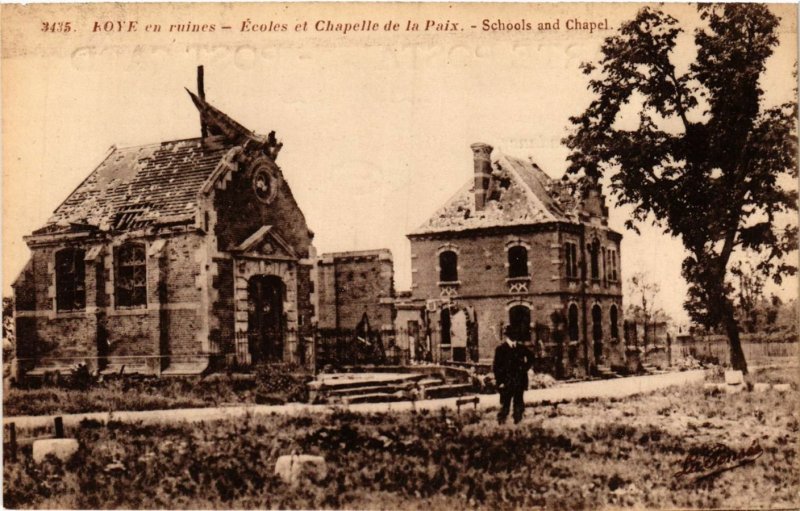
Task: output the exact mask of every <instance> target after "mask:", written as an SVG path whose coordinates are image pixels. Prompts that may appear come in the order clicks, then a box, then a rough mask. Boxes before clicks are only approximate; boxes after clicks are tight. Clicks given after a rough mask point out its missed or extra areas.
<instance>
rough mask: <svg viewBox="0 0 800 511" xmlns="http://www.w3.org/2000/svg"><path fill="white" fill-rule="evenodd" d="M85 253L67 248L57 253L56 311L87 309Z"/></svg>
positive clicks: (77, 249)
mask: <svg viewBox="0 0 800 511" xmlns="http://www.w3.org/2000/svg"><path fill="white" fill-rule="evenodd" d="M84 255H85V254H84V251H83V250H81V249H79V248H65V249H62V250H59V251H58V252H56V310H60V311H63V310H80V309H83V308H85V307H86V268H85V263H84V261H83V258H84Z"/></svg>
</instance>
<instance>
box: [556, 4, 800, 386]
mask: <svg viewBox="0 0 800 511" xmlns="http://www.w3.org/2000/svg"><path fill="white" fill-rule="evenodd" d="M698 11H699V15H700V19H701V21H702V22H703V23H704V26H702V27H701V28H699V29H697V31H696V32H695V34H694V44H695V47H696V50H697V51H696V56H695V59H694V62H692V63H691V65H690V66H689V68H688V70H687V71H686V72H680V71H679V70H678V68H677V67H676V65H675V63H674V62H673V56H674V53H675V49H676V45H677V44H678V37H679V35H680V34H681V32H682V29H681V28H680V27H679V22H678V20H677V19H675V18H674V17H672V16H670V15H669V14H666V13H664V12H663V11H662V10H660V9H659V8H654V7H645V8H643V9H642V10H640V11H639V13H638V14H637V15H636V17H635V19H633V20H631V21H629V22H626V23H624V24H623V25H622V26H621V28H620V29H619V32H618V33H617V34H616V35H613V36H611V37H608V38H607V39H606V40H605V42H604V44H603V46H602V48H601V51H602V55H603V56H602V58H601V59H600V61H599V62H598V63H596V64H592V63H585V64H583V70H584V72H585V73H586V74H588V75H591V79H590V81H589V89H590V90H591V91H592V92H593V93H594V94H595V99H594V100H593V101H592V102H591V104H590V105H589V107H588V108H587V109H586V111H585V112H584V113H582V114H581V115H579V116H576V117H572V118H571V119H570V120H571V122H572V123H573V125H574V130H573V132H572V133H571V134H570V135H569V136H568V137H567V138H566V139H565V141H564V142H565V143H566V144H567V146H568V147H569V148H570V150H571V154H570V156H569V160H570V167H569V169H568V171H569V172H571V173H575V174H580V173H582V174H583V179H584V181H585V183H586V184H587V185H589V186H591V185H592V184H593V183H595V182H597V180H598V179H599V178H600V177H601V176H602V175H603V174H604V173H608V172H612V171H616V172H614V174H613V175H612V176H611V186H612V189H613V191H614V193H615V195H616V198H617V202H618V204H629V205H631V206H632V207H633V217H632V219H631V220H629V221H628V222H627V225H628V227H630V228H634V229H635V224H636V223H637V222H643V221H645V220H647V219H648V218H649V219H652V221H653V222H654V223H655V224H656V225H658V226H660V227H661V228H663V229H664V231H665V232H667V233H669V234H671V235H673V236H679V237H680V238H681V240H682V242H683V245H684V247H685V248H686V250H687V251H688V254H689V255H688V257H686V259H685V260H684V262H683V270H682V273H683V276H684V277H685V278H686V279H687V281H688V283H689V297H688V299H687V301H686V303H685V306H686V308H687V311H688V312H689V313H690V315H691V317H692V318H693V319H694V320H696V321H699V322H701V323H702V324H704V325H707V326H713V325H717V324H720V323H722V324H723V325H724V326H725V328H726V331H727V333H728V337H729V339H730V343H731V362H732V364H733V366H734V367H737V368H739V369H742V370H744V371H746V370H747V365H746V362H745V360H744V356H743V354H742V352H741V347H740V346H739V333H738V326H737V324H736V321H735V318H734V313H733V307H732V304H731V299H730V293H731V288H730V286H729V285H728V284H726V281H725V277H726V274H727V272H728V264H729V261H730V258H731V255H732V253H733V252H734V251H735V250H736V251H748V253H750V254H751V257H756V256H758V257H759V261H758V263H757V265H756V268H757V269H758V271H760V272H762V273H764V274H765V275H770V276H771V277H772V278H773V279H774V280H775V281H776V282H780V281H781V278H782V276H784V275H791V274H794V273H795V271H796V268H795V267H794V266H792V265H789V264H786V263H785V262H784V256H785V255H786V254H787V253H788V252H790V251H792V250H794V249H795V248H796V240H797V225H796V223H793V219H790V220H789V221H788V223H787V224H786V225H781V224H780V222H779V219H780V217H781V215H784V216H786V215H787V214H788V216H789V217H790V218H791V214H792V213H794V212H795V211H796V210H797V204H796V195H795V194H794V193H792V192H791V191H787V190H786V189H784V188H783V187H782V183H783V182H784V181H789V182H792V181H793V180H795V179H796V178H797V136H796V118H797V103H796V102H795V101H789V102H787V103H784V104H781V105H777V106H766V105H764V101H763V90H762V89H761V87H760V84H759V79H760V77H761V76H762V74H763V73H764V70H765V68H766V62H767V59H768V58H769V57H770V56H771V55H772V53H773V49H774V47H775V46H776V45H777V44H778V25H779V19H778V18H777V17H776V16H775V15H774V14H772V13H771V12H770V10H769V7H768V6H766V5H757V4H722V5H720V4H700V5H699V6H698ZM636 105H639V108H638V112H637V114H638V127H636V128H635V129H625V124H626V123H625V122H624V121H625V119H626V118H627V113H628V112H629V110H631V109H633V108H635V107H636Z"/></svg>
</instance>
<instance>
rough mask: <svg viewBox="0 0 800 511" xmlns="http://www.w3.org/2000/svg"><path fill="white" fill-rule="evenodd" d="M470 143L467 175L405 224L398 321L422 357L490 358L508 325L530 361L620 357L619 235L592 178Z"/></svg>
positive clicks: (597, 364) (559, 364) (590, 366)
mask: <svg viewBox="0 0 800 511" xmlns="http://www.w3.org/2000/svg"><path fill="white" fill-rule="evenodd" d="M471 149H472V154H473V159H474V176H473V178H471V179H470V180H469V181H468V182H467V183H465V184H464V186H463V187H462V188H461V189H460V190H459V191H458V192H457V193H456V194H455V196H453V198H451V199H450V200H449V201H448V202H447V203H446V204H445V205H444V206H443V207H442V208H441V209H440V210H439V211H437V212H436V213H435V214H434V215H433V216H432V217H430V219H429V220H428V221H427V222H425V223H424V224H423V225H422V226H421V227H420V228H419V229H417V230H416V231H414V232H413V233H411V234H408V239H409V240H410V242H411V258H412V259H411V266H412V289H411V293H410V296H408V297H407V298H406V299H405V300H402V301H398V303H397V305H396V307H397V324H398V326H399V327H405V328H407V329H408V331H409V332H412V335H411V337H413V338H414V340H417V339H422V340H423V341H422V342H427V343H428V345H427V346H424V348H426V349H427V350H428V352H429V353H431V354H432V357H431V358H433V359H434V360H441V361H445V360H453V361H466V362H470V361H471V362H478V361H483V362H490V361H491V359H492V357H493V355H494V349H495V347H496V346H497V344H498V343H500V342H501V341H502V336H501V332H502V327H503V326H505V325H510V326H511V327H512V329H513V331H514V336H515V337H517V338H518V339H520V340H524V341H529V342H531V343H532V345H533V346H534V348H535V352H536V355H537V360H538V363H539V364H540V367H539V369H540V370H545V371H547V372H551V373H553V374H555V375H558V376H560V377H570V376H585V375H587V374H588V373H592V372H595V371H597V370H598V368H603V369H607V367H604V366H622V365H624V364H625V350H624V340H623V339H622V337H623V335H622V328H621V322H622V314H621V311H622V288H621V281H622V274H621V269H620V263H619V261H620V242H621V239H622V236H621V235H620V234H619V233H617V232H615V231H613V230H611V229H610V228H609V227H608V209H607V208H606V206H605V198H604V196H603V195H602V193H601V190H600V186H599V185H594V186H588V187H585V188H584V189H583V190H579V189H578V188H577V187H576V185H575V184H574V183H570V182H569V181H567V180H562V181H555V180H553V179H551V178H550V177H549V176H548V175H547V174H545V173H544V172H543V171H542V170H541V169H540V168H539V167H538V166H537V165H536V164H535V163H532V162H530V161H524V160H520V159H517V158H512V157H510V156H507V155H503V154H500V153H499V152H498V151H493V148H492V147H491V146H489V145H487V144H481V143H476V144H473V145H472V146H471ZM417 342H418V343H419V342H420V341H417ZM416 351H419V350H416Z"/></svg>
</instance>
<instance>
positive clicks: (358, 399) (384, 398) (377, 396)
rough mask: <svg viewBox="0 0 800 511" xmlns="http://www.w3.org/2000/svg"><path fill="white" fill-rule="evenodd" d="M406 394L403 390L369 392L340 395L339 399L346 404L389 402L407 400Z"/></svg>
mask: <svg viewBox="0 0 800 511" xmlns="http://www.w3.org/2000/svg"><path fill="white" fill-rule="evenodd" d="M407 400H408V395H407V394H406V393H405V392H392V393H390V392H373V393H371V394H361V395H358V396H342V399H341V401H342V402H344V403H347V404H356V403H389V402H394V401H407Z"/></svg>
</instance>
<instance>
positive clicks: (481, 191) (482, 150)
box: [470, 142, 492, 211]
mask: <svg viewBox="0 0 800 511" xmlns="http://www.w3.org/2000/svg"><path fill="white" fill-rule="evenodd" d="M470 148H471V149H472V159H473V161H474V162H475V210H476V211H480V210H482V209H483V207H484V206H485V205H486V199H487V197H488V194H489V188H490V185H491V182H492V160H491V154H492V146H490V145H489V144H483V143H481V142H477V143H475V144H472V145H471V146H470Z"/></svg>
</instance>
